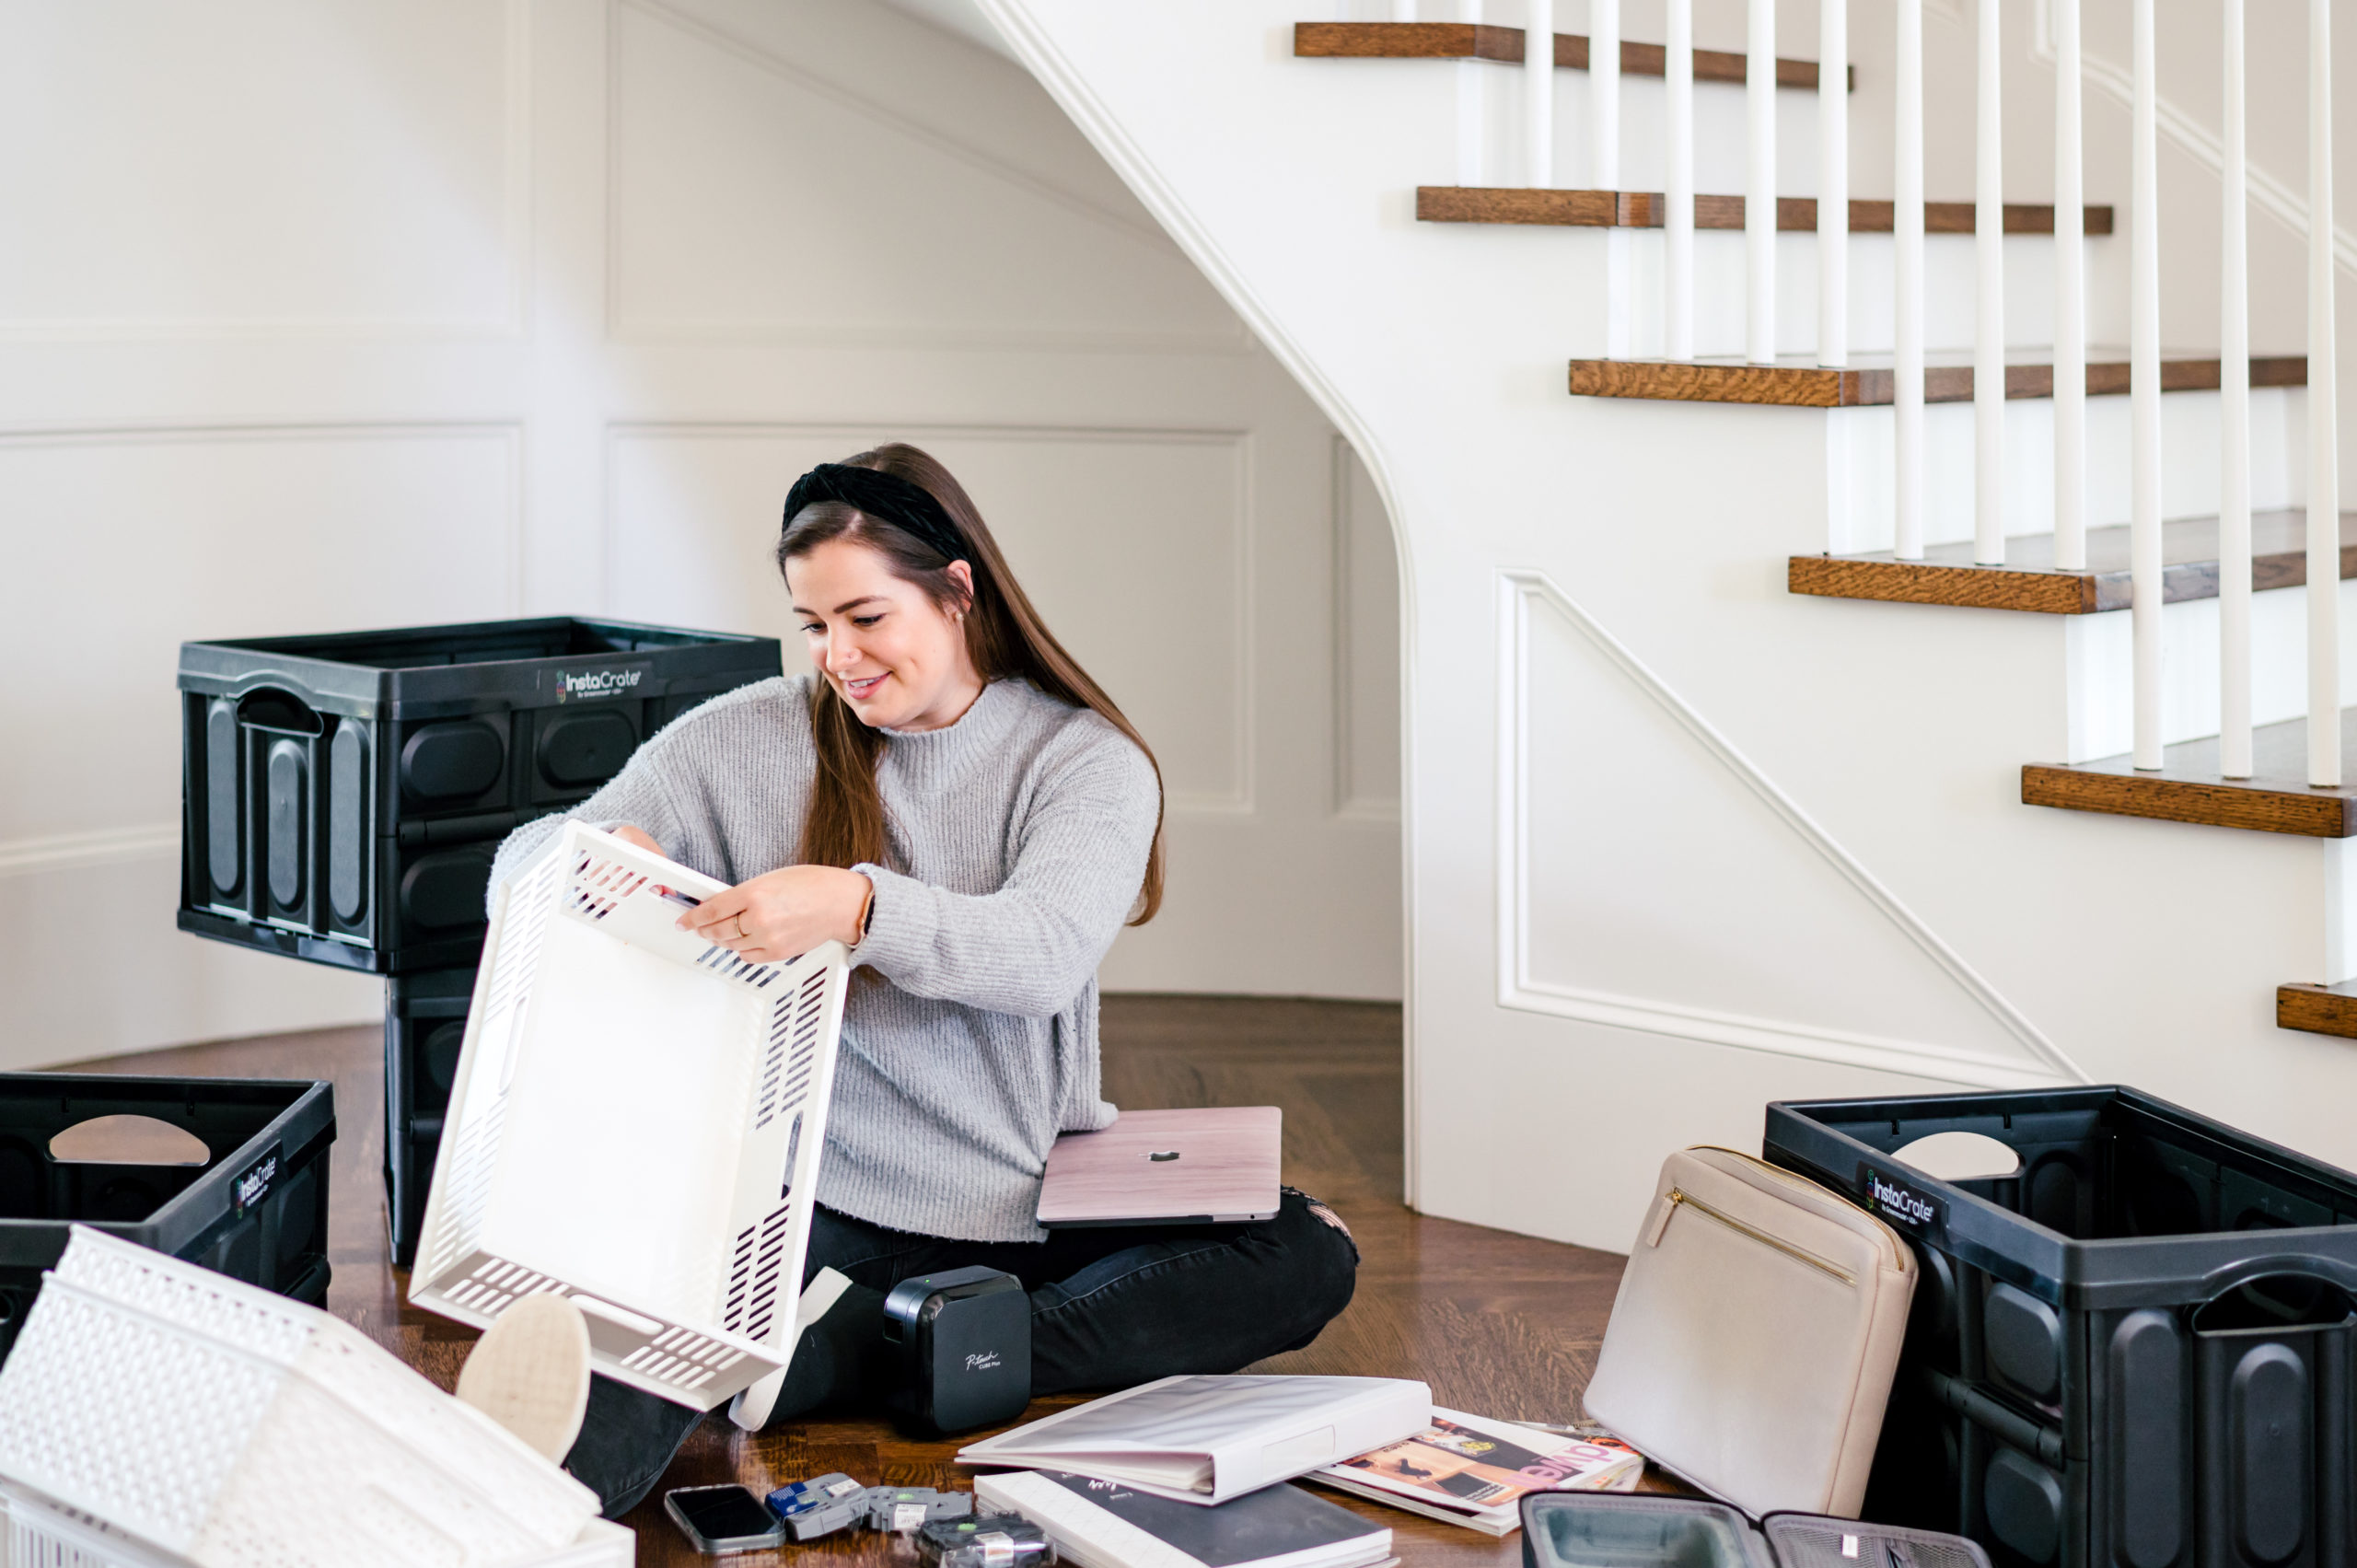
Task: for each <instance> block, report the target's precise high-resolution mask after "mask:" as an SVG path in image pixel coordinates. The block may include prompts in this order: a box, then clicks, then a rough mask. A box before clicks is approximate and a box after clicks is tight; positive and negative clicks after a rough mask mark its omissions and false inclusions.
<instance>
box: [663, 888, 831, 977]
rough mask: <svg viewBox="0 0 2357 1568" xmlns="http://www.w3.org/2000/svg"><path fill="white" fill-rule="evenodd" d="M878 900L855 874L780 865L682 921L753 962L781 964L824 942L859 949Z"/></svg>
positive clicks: (706, 903)
mask: <svg viewBox="0 0 2357 1568" xmlns="http://www.w3.org/2000/svg"><path fill="white" fill-rule="evenodd" d="M874 896H875V889H874V887H873V886H872V885H871V884H870V883H869V882H868V880H867V878H866V877H862V876H861V875H860V874H859V873H858V872H856V871H845V870H843V869H842V867H840V866H834V865H786V866H781V867H779V868H778V869H777V870H775V871H772V872H770V873H768V874H766V875H764V876H761V877H754V878H753V879H752V880H751V881H749V882H739V883H738V884H737V886H735V887H734V888H731V889H728V890H727V891H726V892H725V893H714V895H713V896H712V897H710V898H708V899H706V900H704V901H703V902H702V903H701V904H698V905H697V906H696V907H695V908H694V909H691V910H690V911H689V912H687V913H685V914H683V915H681V916H680V917H679V929H680V930H682V931H691V932H693V933H695V934H696V935H699V936H702V938H703V939H704V940H705V941H707V942H712V943H714V944H717V945H718V946H720V947H726V948H727V949H728V950H729V951H730V952H732V953H735V954H736V955H737V956H738V957H739V958H745V959H747V960H749V962H752V963H757V964H768V963H776V962H779V961H782V960H784V959H786V958H800V957H801V956H802V955H803V954H805V953H807V952H808V951H809V950H810V949H811V948H813V947H817V946H818V945H819V943H821V942H830V941H831V942H841V943H842V945H843V946H844V947H857V946H858V945H859V939H860V926H861V923H862V922H863V918H864V917H865V914H866V913H867V901H868V900H869V899H870V898H872V897H874Z"/></svg>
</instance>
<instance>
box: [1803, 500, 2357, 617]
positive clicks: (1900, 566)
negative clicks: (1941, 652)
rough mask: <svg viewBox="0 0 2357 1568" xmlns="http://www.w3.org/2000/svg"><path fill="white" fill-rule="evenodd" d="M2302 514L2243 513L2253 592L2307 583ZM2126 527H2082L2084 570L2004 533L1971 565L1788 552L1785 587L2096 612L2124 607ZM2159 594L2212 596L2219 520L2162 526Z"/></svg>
mask: <svg viewBox="0 0 2357 1568" xmlns="http://www.w3.org/2000/svg"><path fill="white" fill-rule="evenodd" d="M2307 526H2308V515H2307V513H2306V512H2305V511H2300V510H2296V509H2295V510H2292V511H2284V512H2255V513H2253V514H2252V515H2251V519H2250V543H2251V567H2250V583H2251V587H2252V588H2253V589H2255V590H2264V589H2268V588H2294V587H2299V586H2301V585H2302V584H2304V583H2305V582H2306V581H2307V580H2308V556H2307ZM2128 534H2129V529H2128V525H2127V524H2125V523H2116V524H2112V525H2110V526H2108V527H2105V528H2089V529H2088V530H2087V569H2086V570H2085V571H2084V572H2060V571H2057V570H2055V567H2054V536H2053V535H2052V534H2022V535H2018V536H2016V537H2014V538H2010V539H2008V540H2005V563H2004V564H2003V565H2002V566H1981V565H1976V564H1975V563H1974V562H1973V559H1972V544H1971V542H1970V541H1969V540H1961V541H1958V542H1956V543H1954V544H1935V545H1932V546H1930V547H1929V548H1928V549H1926V550H1925V552H1924V559H1922V560H1921V561H1901V560H1899V559H1898V557H1897V556H1895V555H1893V554H1891V553H1890V552H1888V551H1878V552H1874V553H1872V554H1866V555H1795V556H1794V557H1793V558H1792V561H1791V564H1790V566H1789V568H1788V569H1787V572H1786V576H1785V581H1786V586H1787V587H1789V588H1790V589H1791V591H1792V592H1794V593H1796V594H1813V595H1816V596H1817V597H1819V598H1870V599H1884V600H1888V601H1891V602H1894V603H1899V604H1954V605H1963V606H1966V607H1968V608H1970V609H1975V610H2032V611H2035V612H2038V613H2039V614H2045V615H2099V614H2102V613H2104V612H2105V611H2107V610H2126V609H2127V608H2128V607H2129V605H2130V603H2131V592H2130V587H2129V581H2128ZM2161 563H2162V564H2161V598H2162V602H2164V603H2165V604H2176V603H2177V602H2179V601H2180V600H2184V599H2195V598H2217V597H2218V519H2217V518H2215V517H2183V518H2179V519H2177V521H2174V522H2166V523H2163V524H2162V525H2161ZM2340 575H2341V576H2342V577H2343V578H2357V512H2343V513H2342V514H2341V515H2340Z"/></svg>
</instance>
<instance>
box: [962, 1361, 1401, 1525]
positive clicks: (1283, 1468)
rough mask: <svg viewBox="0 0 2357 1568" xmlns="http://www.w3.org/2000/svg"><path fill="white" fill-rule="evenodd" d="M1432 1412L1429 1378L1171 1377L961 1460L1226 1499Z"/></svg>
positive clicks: (1384, 1440)
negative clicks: (1424, 1380)
mask: <svg viewBox="0 0 2357 1568" xmlns="http://www.w3.org/2000/svg"><path fill="white" fill-rule="evenodd" d="M1432 1413H1433V1392H1432V1389H1431V1388H1428V1387H1427V1386H1425V1385H1424V1384H1422V1383H1419V1382H1415V1381H1413V1380H1411V1379H1408V1378H1401V1377H1284V1376H1261V1375H1249V1374H1248V1375H1240V1376H1230V1377H1191V1376H1181V1377H1165V1378H1162V1379H1161V1380H1160V1381H1158V1382H1154V1383H1146V1384H1142V1385H1140V1386H1139V1387H1137V1388H1131V1389H1128V1390H1126V1391H1125V1392H1122V1393H1119V1394H1109V1395H1107V1396H1106V1397H1105V1398H1103V1399H1101V1400H1093V1401H1091V1402H1090V1403H1088V1404H1085V1405H1082V1406H1080V1407H1078V1408H1077V1409H1074V1410H1068V1411H1061V1412H1059V1413H1058V1414H1055V1415H1051V1416H1049V1417H1048V1418H1047V1419H1046V1420H1044V1421H1035V1422H1032V1423H1029V1424H1028V1425H1026V1426H1018V1427H1016V1429H1015V1430H1014V1431H1012V1432H1004V1433H1001V1434H999V1435H998V1436H996V1437H989V1438H985V1439H983V1440H982V1441H981V1442H980V1443H975V1444H970V1445H969V1446H967V1447H965V1448H963V1449H960V1450H959V1451H958V1463H959V1464H964V1465H1009V1466H1015V1467H1017V1468H1020V1469H1057V1470H1071V1471H1074V1472H1075V1473H1077V1474H1080V1475H1085V1476H1094V1477H1097V1479H1099V1480H1103V1481H1121V1482H1124V1483H1126V1484H1128V1485H1130V1486H1133V1487H1135V1488H1137V1489H1138V1490H1139V1491H1141V1492H1146V1493H1153V1494H1154V1495H1155V1496H1157V1497H1173V1498H1177V1499H1178V1500H1179V1501H1180V1502H1182V1503H1225V1502H1226V1501H1227V1500H1228V1499H1229V1498H1231V1497H1241V1496H1242V1495H1244V1493H1248V1492H1254V1491H1257V1490H1259V1489H1260V1488H1261V1487H1264V1486H1269V1485H1272V1484H1274V1483H1275V1482H1277V1481H1290V1480H1292V1479H1293V1478H1294V1477H1295V1476H1298V1475H1306V1474H1308V1473H1309V1472H1310V1471H1311V1470H1314V1469H1319V1468H1321V1467H1323V1466H1326V1465H1330V1464H1332V1463H1334V1462H1335V1461H1336V1460H1338V1459H1346V1458H1351V1457H1352V1456H1353V1455H1354V1454H1364V1453H1365V1452H1366V1451H1367V1450H1368V1449H1370V1448H1380V1447H1383V1446H1385V1445H1387V1444H1390V1443H1397V1442H1399V1440H1400V1439H1401V1438H1403V1437H1406V1436H1408V1435H1410V1434H1412V1433H1416V1432H1421V1431H1422V1430H1423V1429H1424V1426H1425V1424H1426V1423H1429V1422H1430V1421H1431V1420H1432Z"/></svg>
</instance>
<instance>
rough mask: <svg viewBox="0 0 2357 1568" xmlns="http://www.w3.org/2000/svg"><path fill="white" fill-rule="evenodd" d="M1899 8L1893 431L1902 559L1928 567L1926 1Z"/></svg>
mask: <svg viewBox="0 0 2357 1568" xmlns="http://www.w3.org/2000/svg"><path fill="white" fill-rule="evenodd" d="M1896 4H1897V6H1898V51H1897V52H1898V82H1897V84H1896V87H1897V100H1898V115H1897V122H1896V123H1895V124H1894V125H1893V127H1892V131H1893V135H1892V146H1893V152H1892V157H1893V163H1894V168H1893V193H1894V195H1895V196H1896V197H1897V201H1896V202H1895V203H1893V204H1894V207H1895V208H1896V210H1895V212H1894V213H1893V215H1892V216H1893V222H1892V226H1893V227H1894V228H1895V229H1896V230H1897V231H1898V232H1897V235H1896V238H1897V240H1898V244H1897V247H1896V250H1897V251H1898V320H1897V322H1896V323H1895V329H1896V330H1895V332H1894V343H1895V346H1896V347H1897V350H1898V352H1897V353H1896V354H1894V355H1893V356H1892V360H1893V363H1892V366H1891V382H1892V389H1891V424H1892V430H1893V436H1894V447H1895V456H1896V459H1897V465H1896V466H1897V469H1898V508H1897V510H1898V538H1897V540H1896V541H1895V542H1896V544H1897V547H1898V549H1897V553H1898V558H1899V559H1900V560H1902V561H1921V560H1922V559H1923V0H1896Z"/></svg>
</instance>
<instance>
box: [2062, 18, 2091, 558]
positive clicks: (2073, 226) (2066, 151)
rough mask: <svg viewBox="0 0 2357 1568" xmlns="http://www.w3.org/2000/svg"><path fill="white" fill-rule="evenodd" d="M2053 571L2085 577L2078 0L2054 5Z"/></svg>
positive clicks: (2084, 281)
mask: <svg viewBox="0 0 2357 1568" xmlns="http://www.w3.org/2000/svg"><path fill="white" fill-rule="evenodd" d="M2054 34H2055V48H2054V564H2055V565H2056V566H2057V567H2059V568H2061V570H2062V571H2065V572H2084V571H2085V570H2086V569H2087V250H2086V206H2085V203H2086V176H2085V172H2084V164H2083V162H2082V161H2081V160H2082V146H2081V126H2082V124H2083V121H2082V118H2081V115H2080V111H2079V0H2054Z"/></svg>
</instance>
